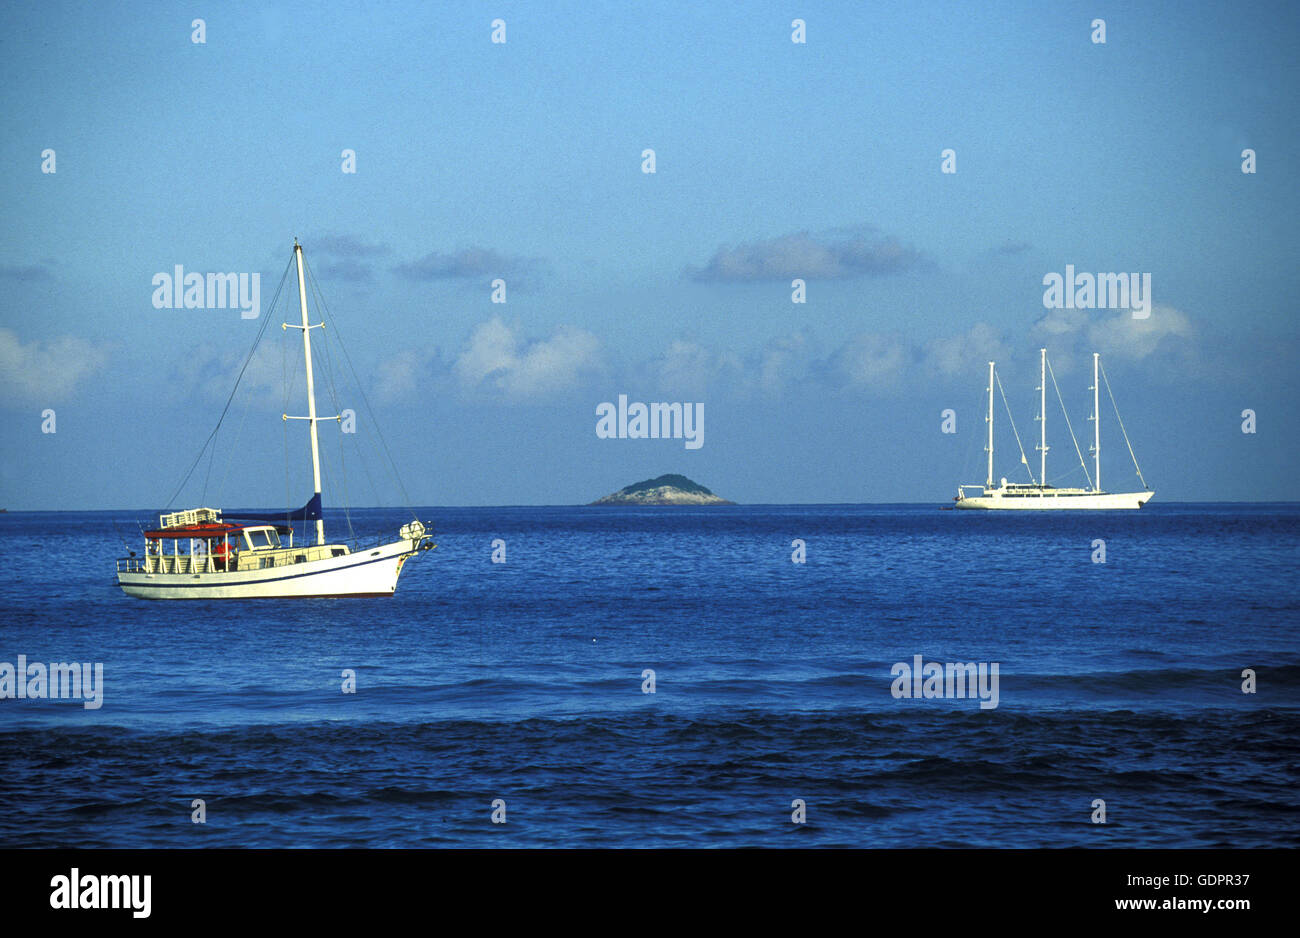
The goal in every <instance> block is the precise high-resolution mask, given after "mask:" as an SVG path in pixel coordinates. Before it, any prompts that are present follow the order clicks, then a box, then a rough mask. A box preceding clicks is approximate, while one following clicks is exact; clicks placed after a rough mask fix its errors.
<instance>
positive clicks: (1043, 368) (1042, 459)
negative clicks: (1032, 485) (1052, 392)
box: [1038, 348, 1047, 485]
mask: <svg viewBox="0 0 1300 938" xmlns="http://www.w3.org/2000/svg"><path fill="white" fill-rule="evenodd" d="M1038 436H1039V440H1040V442H1039V444H1038V450H1039V457H1038V481H1039V484H1041V485H1046V484H1047V349H1045V348H1040V349H1039V350H1038Z"/></svg>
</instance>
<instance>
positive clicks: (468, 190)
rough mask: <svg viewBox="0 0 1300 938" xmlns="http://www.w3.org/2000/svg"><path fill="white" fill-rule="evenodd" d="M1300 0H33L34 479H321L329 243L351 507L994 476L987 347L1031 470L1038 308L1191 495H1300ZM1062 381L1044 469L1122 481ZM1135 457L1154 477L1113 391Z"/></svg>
mask: <svg viewBox="0 0 1300 938" xmlns="http://www.w3.org/2000/svg"><path fill="white" fill-rule="evenodd" d="M1098 19H1100V20H1104V23H1105V27H1104V28H1105V37H1104V38H1105V42H1104V43H1103V42H1098V41H1095V40H1096V39H1098V38H1099V33H1098V29H1097V27H1096V25H1095V21H1096V20H1098ZM196 20H201V21H202V24H201V27H200V26H196V23H195V21H196ZM796 20H799V21H801V22H802V24H803V25H802V34H803V35H802V39H803V40H804V41H802V42H795V41H792V40H793V39H794V38H800V37H798V36H796V33H797V32H798V31H799V28H798V27H797V26H796V25H795V21H796ZM494 21H500V22H499V23H496V24H495V25H494ZM502 23H503V24H504V25H503V26H502V25H501V24H502ZM1298 26H1300V8H1298V7H1297V6H1296V5H1295V4H1291V3H1276V4H1270V3H1254V4H1249V5H1240V4H1236V5H1234V4H1199V3H1142V2H1140V3H1110V2H1092V3H1086V4H1077V3H1053V4H1042V3H1033V2H1030V3H1023V4H1022V3H991V4H980V5H971V4H955V3H953V4H948V3H914V2H908V3H884V4H874V3H873V4H864V3H843V4H838V3H803V2H795V3H791V2H782V3H746V4H731V3H728V4H723V3H703V4H701V3H681V4H673V3H665V4H655V5H633V4H626V3H610V4H599V3H592V2H584V3H547V4H528V3H507V2H494V3H491V4H477V3H473V4H455V3H452V4H443V3H439V4H437V5H434V4H431V3H412V4H405V3H398V4H382V3H369V4H293V5H289V4H281V3H274V2H272V3H260V4H250V5H240V4H230V3H225V2H222V3H203V2H198V3H185V4H174V3H129V4H121V5H106V4H99V3H84V4H61V3H57V2H54V3H45V4H40V5H29V6H27V7H25V8H23V7H18V6H17V5H6V6H5V7H4V9H3V11H0V75H2V76H3V80H2V81H0V121H3V133H2V134H0V160H2V161H3V165H4V166H5V167H6V168H7V172H5V173H4V174H3V175H2V176H0V212H3V225H2V226H0V431H2V432H3V439H4V441H5V445H4V449H3V456H2V457H0V507H4V508H8V509H9V510H23V509H30V510H56V509H64V510H76V509H108V508H133V509H148V510H151V511H152V510H157V509H161V508H163V507H165V506H167V505H168V504H169V499H173V497H174V496H176V497H175V499H174V500H173V501H171V502H170V504H171V507H174V508H180V507H192V506H194V505H198V504H214V505H215V506H216V507H222V506H227V507H231V506H239V507H252V506H267V507H271V508H276V507H281V506H283V505H285V504H286V503H292V504H294V505H300V504H302V503H303V502H305V501H306V497H307V495H309V494H310V491H311V474H310V465H311V464H310V451H309V448H308V445H307V435H306V425H305V424H304V423H302V422H301V421H297V422H295V421H285V420H283V419H282V415H283V414H285V413H288V414H291V415H302V414H305V413H306V409H305V408H306V402H305V397H306V394H305V386H304V384H303V381H302V347H301V334H300V332H298V331H296V330H285V329H282V328H280V323H282V322H285V321H289V322H297V321H298V320H299V312H298V307H297V289H296V282H294V280H293V277H292V275H291V277H290V280H289V281H287V282H286V285H285V293H284V294H282V296H281V298H280V303H279V305H277V306H276V307H275V308H274V309H272V308H271V306H270V304H271V299H272V295H273V294H274V293H275V290H276V286H277V285H278V284H279V283H280V280H281V276H282V275H283V274H284V273H285V271H286V269H287V265H288V264H289V261H290V260H291V258H292V246H293V242H294V239H295V238H297V239H299V241H300V242H301V243H302V245H303V248H304V255H305V257H306V259H307V264H308V266H309V269H310V270H311V272H312V274H313V276H314V278H315V280H316V283H317V285H318V287H319V290H320V293H321V295H322V296H323V297H324V300H325V304H326V308H327V310H328V313H329V322H328V323H327V327H326V329H325V330H324V339H325V342H324V343H323V344H322V343H320V342H319V341H317V343H316V344H317V349H316V351H317V353H318V362H319V364H318V366H317V370H318V374H317V391H318V395H317V397H318V405H319V407H320V411H321V413H323V414H328V415H331V416H332V415H334V414H336V413H339V412H341V411H342V410H344V409H347V410H349V411H351V412H352V413H354V414H355V420H354V422H353V423H352V425H351V426H350V428H349V429H351V430H352V431H353V432H350V433H346V434H344V433H341V432H340V431H341V429H342V427H341V424H339V423H338V422H335V423H323V424H321V427H320V433H321V447H322V453H323V460H324V462H325V468H324V473H325V493H326V494H325V502H326V504H327V505H338V504H340V503H341V502H343V501H344V500H346V501H347V502H348V503H350V504H352V505H356V506H367V505H399V504H402V503H403V502H404V501H407V500H409V502H410V503H413V504H416V505H522V504H578V503H585V502H589V501H592V500H594V499H596V498H598V497H600V496H602V495H604V494H607V493H609V492H612V491H614V490H616V489H619V488H621V487H623V486H625V485H628V484H630V483H633V482H636V481H639V480H642V479H646V478H650V477H653V476H657V475H660V474H664V473H670V472H671V473H681V474H684V475H687V476H689V477H690V478H692V479H694V480H695V481H697V482H699V483H701V484H703V485H706V486H708V487H709V488H711V489H712V490H713V491H715V492H716V493H718V494H720V495H722V496H723V497H726V498H729V499H732V500H734V501H737V502H742V503H827V502H925V501H934V502H938V503H942V502H946V501H948V500H949V499H951V497H952V496H953V495H954V494H955V492H956V487H957V485H958V483H979V482H982V481H983V480H984V474H985V467H984V458H985V457H984V453H983V439H984V433H985V423H984V411H985V406H986V396H985V395H986V390H985V389H986V382H987V367H988V366H987V362H988V361H989V360H996V362H997V366H998V374H999V377H1000V378H1001V381H1002V386H1003V388H1004V390H1005V392H1006V395H1007V401H1008V403H1009V405H1010V409H1011V415H1012V417H1013V418H1014V419H1015V422H1016V427H1017V430H1018V431H1019V433H1020V435H1021V437H1022V439H1023V440H1024V442H1025V446H1026V450H1027V453H1028V457H1029V462H1030V464H1032V465H1033V466H1034V467H1035V471H1036V467H1037V462H1038V459H1037V453H1036V452H1035V451H1034V450H1033V445H1034V442H1035V437H1036V435H1037V424H1036V422H1035V416H1036V408H1037V392H1036V390H1035V388H1036V387H1037V385H1038V355H1039V353H1038V350H1039V349H1040V348H1042V347H1046V348H1047V349H1048V354H1049V356H1050V360H1051V362H1052V365H1053V369H1054V372H1055V375H1056V379H1057V382H1058V383H1059V385H1060V387H1061V393H1062V395H1063V397H1064V401H1065V405H1066V413H1068V415H1069V418H1070V421H1071V423H1072V425H1073V428H1074V432H1075V433H1076V434H1077V435H1079V437H1080V446H1081V447H1082V448H1083V455H1084V456H1085V457H1088V451H1087V440H1086V439H1085V437H1089V436H1090V435H1091V424H1090V423H1089V421H1088V417H1089V414H1090V410H1091V392H1090V390H1089V387H1090V385H1091V361H1092V358H1091V355H1092V352H1094V351H1097V352H1100V353H1101V355H1102V362H1103V364H1104V366H1105V367H1106V372H1107V375H1108V378H1109V381H1110V385H1111V388H1112V389H1113V391H1114V394H1115V399H1116V402H1117V404H1118V406H1119V412H1120V415H1121V416H1122V417H1123V420H1124V427H1125V428H1126V429H1127V431H1128V434H1129V437H1130V439H1131V442H1132V445H1133V448H1134V451H1135V453H1136V455H1137V458H1138V460H1139V461H1140V464H1141V469H1142V473H1143V476H1144V478H1145V479H1146V481H1147V482H1148V483H1150V484H1151V486H1152V487H1153V488H1154V489H1155V491H1156V497H1157V498H1158V499H1161V500H1164V499H1169V500H1174V501H1228V500H1246V501H1277V500H1294V499H1295V497H1296V494H1295V486H1294V484H1293V477H1294V474H1295V471H1294V470H1295V465H1296V462H1297V459H1296V457H1297V455H1298V450H1300V444H1298V443H1297V440H1300V412H1298V410H1297V399H1298V395H1297V378H1296V373H1297V370H1298V369H1297V365H1298V364H1300V341H1297V328H1296V325H1295V323H1296V317H1297V312H1298V311H1300V310H1298V308H1297V307H1298V303H1297V296H1300V269H1298V268H1297V265H1296V256H1297V250H1296V249H1297V246H1298V245H1297V234H1296V231H1297V228H1296V223H1295V219H1296V215H1297V208H1300V205H1298V202H1300V187H1298V186H1297V184H1296V172H1297V169H1296V167H1297V156H1298V155H1300V154H1298V152H1297V150H1298V148H1297V142H1298V136H1300V131H1298V130H1297V128H1298V127H1300V114H1298V113H1297V111H1298V110H1300V103H1298V102H1300V95H1297V93H1296V92H1297V89H1298V88H1300V82H1298V81H1297V78H1298V77H1300V76H1298V71H1300V65H1297V58H1296V56H1295V48H1296V43H1297V36H1298V33H1300V30H1298V29H1297V27H1298ZM494 38H496V39H497V40H500V39H504V40H505V41H504V42H501V41H493V40H494ZM196 39H202V41H201V42H200V41H195V40H196ZM647 150H652V151H653V169H654V171H653V172H647V171H646V170H647V169H648V168H650V167H649V164H648V162H647V154H646V151H647ZM1245 150H1250V151H1252V152H1253V154H1254V156H1253V159H1254V166H1253V169H1254V172H1243V165H1244V164H1245V162H1246V160H1245V158H1244V157H1243V151H1245ZM50 151H53V152H52V154H51V153H50ZM946 151H951V155H949V154H948V153H946ZM348 153H350V154H352V156H351V159H349V157H348ZM349 164H350V165H349ZM945 164H946V165H945ZM348 169H352V170H355V171H346V170H348ZM945 169H948V170H954V169H955V172H952V171H949V172H945ZM50 170H53V171H52V172H51V171H50ZM177 265H180V266H182V267H183V270H184V271H185V272H199V273H204V274H206V273H211V272H220V273H244V274H247V275H250V276H251V275H252V274H254V273H256V274H258V275H259V283H260V305H259V308H258V310H257V311H256V315H255V316H253V317H251V318H246V317H245V316H244V315H243V314H242V312H241V310H240V309H238V308H227V307H229V305H230V304H226V306H225V307H222V308H183V306H182V308H170V307H168V306H166V305H164V308H158V307H157V305H156V304H155V298H156V291H157V289H158V287H157V285H156V280H155V278H156V277H157V275H159V274H162V273H167V274H170V273H171V272H172V271H174V269H175V268H176V266H177ZM1067 265H1069V266H1070V267H1072V268H1073V269H1074V270H1075V271H1076V272H1090V273H1096V274H1100V273H1112V272H1133V273H1138V274H1142V275H1150V283H1151V293H1150V309H1149V314H1148V315H1147V316H1146V318H1135V317H1134V315H1133V311H1132V310H1131V309H1128V308H1114V307H1112V308H1096V309H1056V308H1050V309H1049V308H1047V306H1045V304H1044V292H1045V287H1044V278H1045V277H1046V276H1048V275H1049V274H1052V273H1058V274H1062V275H1064V274H1065V272H1066V269H1067ZM497 280H501V281H504V284H505V295H504V297H501V296H500V291H499V290H495V291H494V287H493V283H494V281H497ZM796 280H801V281H802V282H803V297H802V298H803V300H804V301H803V302H794V299H795V298H796V297H795V294H796V292H797V291H796V288H795V286H794V285H793V284H794V281H796ZM494 292H495V293H496V294H497V296H496V298H497V299H502V298H504V300H505V302H493V299H494ZM309 300H310V302H309V309H310V316H311V321H312V322H313V323H315V322H318V321H320V314H319V312H318V310H317V308H316V302H315V298H314V296H313V297H311V298H309ZM286 301H287V302H286ZM264 325H266V326H269V327H268V328H266V330H265V335H264V336H263V338H262V340H261V343H260V344H258V346H257V352H256V354H255V355H254V356H253V360H252V361H251V362H250V364H249V366H248V369H247V371H245V373H244V377H243V379H242V380H241V381H240V382H239V384H238V389H237V391H236V393H235V396H234V398H233V399H231V403H230V407H229V410H228V411H227V412H226V416H225V419H224V421H223V422H222V423H221V427H220V431H219V432H218V433H217V434H216V436H215V437H214V440H215V442H214V444H213V445H212V446H211V447H209V448H207V449H205V446H207V441H208V440H209V435H210V434H211V433H212V431H213V428H214V426H216V425H217V422H218V418H221V417H222V413H223V408H225V406H226V403H227V399H228V397H229V396H230V394H231V390H232V388H235V387H236V378H237V377H238V375H239V373H240V368H241V365H243V363H244V361H245V358H246V356H248V354H249V349H250V347H252V345H253V343H254V339H255V338H256V337H257V335H258V332H259V330H260V329H261V328H262V327H263V326H264ZM320 335H321V333H320V331H319V330H317V331H316V332H314V333H313V339H314V340H318V339H319V338H320ZM339 343H341V344H339ZM344 352H346V357H345V356H344V354H343V353H344ZM348 362H350V363H351V366H352V367H351V368H349V367H348V365H347V363H348ZM295 369H296V370H295ZM354 373H355V378H354ZM329 374H332V375H333V382H332V383H331V381H330V379H329ZM286 382H288V383H289V384H290V388H289V396H288V397H287V398H286V392H285V385H286ZM1049 382H1050V379H1049ZM1050 390H1051V385H1050V383H1049V392H1050ZM331 392H332V393H331ZM619 395H626V396H627V398H628V400H629V401H631V402H638V401H640V402H656V401H658V402H680V403H684V404H685V403H689V404H702V405H703V412H704V415H705V420H704V434H703V437H702V440H703V442H702V445H700V446H699V447H698V448H688V447H686V446H685V445H684V441H683V440H681V439H617V438H615V439H605V438H601V437H599V436H598V435H597V433H596V428H597V408H598V407H599V405H600V404H602V403H603V402H617V401H618V399H619ZM1054 398H1055V395H1054V394H1051V393H1049V405H1048V413H1047V431H1048V434H1049V439H1048V444H1049V447H1050V449H1049V453H1048V460H1049V464H1048V480H1049V481H1051V482H1053V483H1055V484H1058V485H1069V484H1086V483H1085V480H1084V477H1083V473H1082V470H1081V469H1080V467H1079V459H1078V457H1077V456H1076V455H1075V452H1074V446H1073V444H1072V443H1071V441H1070V438H1069V435H1068V433H1067V432H1066V431H1065V428H1064V421H1063V419H1062V417H1061V411H1060V409H1059V407H1058V405H1057V403H1056V402H1055V400H1054ZM1104 401H1105V398H1104V397H1103V402H1104ZM947 410H951V411H952V412H953V415H954V417H955V424H956V426H955V430H956V432H954V433H945V432H943V424H944V417H945V411H947ZM1243 411H1251V412H1252V413H1253V415H1254V417H1253V420H1254V427H1253V429H1254V432H1251V433H1247V432H1243V425H1244V424H1245V423H1246V419H1245V418H1244V417H1243ZM994 426H995V462H996V468H995V476H1004V475H1005V476H1007V477H1009V478H1011V479H1012V480H1013V481H1027V477H1026V476H1025V475H1024V469H1023V467H1018V464H1019V452H1018V450H1017V449H1016V448H1015V441H1014V439H1013V438H1011V436H1010V435H1009V433H1008V430H1009V425H1008V423H1007V421H1006V413H1005V411H1004V410H1003V409H1002V403H1001V400H1000V399H999V401H998V405H997V414H996V416H995V425H994ZM51 431H52V432H51ZM201 454H202V455H201ZM340 454H341V458H340ZM389 455H391V464H392V465H393V466H395V467H396V475H395V474H394V472H392V471H390V460H389ZM200 457H201V458H200ZM196 458H198V463H197V468H196V469H195V470H194V472H193V473H190V474H189V475H188V476H187V472H188V471H189V470H190V467H191V466H194V465H195V464H196ZM1088 460H1089V467H1091V458H1090V457H1088ZM1102 471H1103V482H1104V485H1105V487H1106V488H1107V489H1109V490H1111V491H1123V490H1136V488H1135V486H1137V481H1138V480H1137V477H1136V474H1135V472H1134V468H1133V465H1132V462H1131V460H1129V458H1128V454H1127V450H1126V448H1125V446H1124V440H1123V437H1122V436H1120V435H1119V429H1118V425H1117V423H1116V421H1115V420H1114V417H1113V414H1112V413H1111V411H1110V410H1109V405H1105V406H1103V409H1102ZM187 478H188V481H187V482H186V483H185V485H184V486H182V480H185V479H187ZM397 478H400V485H399V483H398V481H396V479H397ZM178 487H180V491H179V493H178V492H177V489H178Z"/></svg>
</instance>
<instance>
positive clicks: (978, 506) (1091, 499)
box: [955, 492, 1155, 511]
mask: <svg viewBox="0 0 1300 938" xmlns="http://www.w3.org/2000/svg"><path fill="white" fill-rule="evenodd" d="M1154 495H1155V492H1086V493H1082V494H1065V493H1057V492H1033V493H1025V494H1017V495H1003V494H1000V493H999V494H994V495H975V496H970V497H966V498H960V499H958V500H957V502H956V505H955V507H957V508H961V509H966V510H983V511H1071V510H1073V511H1120V510H1125V509H1130V510H1131V509H1137V508H1141V507H1142V506H1143V505H1145V504H1146V503H1147V502H1149V501H1150V500H1151V499H1152V497H1153V496H1154Z"/></svg>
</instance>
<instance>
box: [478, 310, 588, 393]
mask: <svg viewBox="0 0 1300 938" xmlns="http://www.w3.org/2000/svg"><path fill="white" fill-rule="evenodd" d="M454 370H455V372H456V375H457V377H459V378H460V381H461V383H462V384H463V385H464V386H465V387H467V388H478V387H482V386H484V385H487V386H488V387H491V388H495V389H496V390H498V391H500V392H501V393H503V394H505V395H506V396H508V397H515V398H522V397H534V396H539V395H545V394H549V393H551V392H554V391H558V390H562V389H564V388H567V387H572V386H573V385H575V384H576V383H577V382H578V379H579V377H580V376H582V375H583V374H584V373H589V372H593V371H599V370H601V361H600V340H599V339H597V338H596V337H595V336H594V335H592V334H591V333H590V332H587V331H585V330H583V329H573V328H569V327H566V326H561V327H560V328H559V329H558V330H557V331H556V332H555V334H554V335H552V336H551V337H550V338H549V339H540V340H535V341H531V342H528V341H521V340H520V339H519V337H518V336H517V335H516V334H515V332H514V330H512V329H511V328H510V327H509V326H507V325H506V324H505V323H504V322H502V321H501V319H500V318H499V317H493V318H492V319H490V320H489V321H487V322H485V323H481V324H480V325H479V326H478V327H477V328H475V330H474V332H473V334H472V335H471V336H470V340H469V345H468V346H467V347H466V349H465V350H464V351H463V352H462V353H461V355H460V357H459V358H457V359H456V363H455V365H454Z"/></svg>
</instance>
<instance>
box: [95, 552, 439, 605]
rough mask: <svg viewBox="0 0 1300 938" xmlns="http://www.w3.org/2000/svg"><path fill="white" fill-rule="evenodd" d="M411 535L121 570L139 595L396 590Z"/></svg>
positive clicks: (127, 586)
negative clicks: (302, 552)
mask: <svg viewBox="0 0 1300 938" xmlns="http://www.w3.org/2000/svg"><path fill="white" fill-rule="evenodd" d="M412 543H413V542H412V541H410V540H401V541H394V542H393V543H391V544H385V545H383V546H382V547H375V548H371V549H368V550H363V551H359V552H357V553H355V554H345V555H343V556H340V557H327V558H324V559H321V560H313V561H308V562H305V563H296V564H288V565H284V566H276V567H270V568H267V569H262V570H234V571H231V572H226V571H214V572H208V573H144V572H130V573H128V572H120V573H118V575H117V581H118V583H119V584H120V585H121V587H122V589H123V590H124V591H125V592H126V594H127V595H128V596H136V597H139V598H140V599H277V598H296V599H301V598H305V597H310V596H337V597H347V596H391V595H393V592H394V591H395V590H396V589H397V578H398V576H400V575H401V572H402V565H403V564H404V563H405V562H406V560H407V558H408V557H410V556H411V555H412V554H414V553H415V550H413V549H412Z"/></svg>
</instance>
